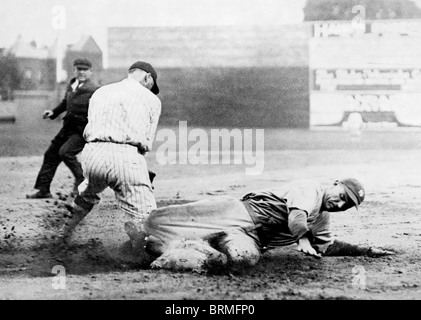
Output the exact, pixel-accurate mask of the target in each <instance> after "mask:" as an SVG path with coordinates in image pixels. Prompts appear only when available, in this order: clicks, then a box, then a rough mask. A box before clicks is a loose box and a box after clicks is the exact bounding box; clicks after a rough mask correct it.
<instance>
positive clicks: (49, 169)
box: [26, 129, 66, 199]
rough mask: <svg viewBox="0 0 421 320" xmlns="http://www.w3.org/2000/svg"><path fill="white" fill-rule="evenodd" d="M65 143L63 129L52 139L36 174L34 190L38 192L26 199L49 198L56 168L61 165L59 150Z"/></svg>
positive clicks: (27, 196)
mask: <svg viewBox="0 0 421 320" xmlns="http://www.w3.org/2000/svg"><path fill="white" fill-rule="evenodd" d="M65 142H66V139H65V136H64V132H63V129H62V130H61V131H60V132H59V133H58V134H57V135H56V136H55V137H54V139H53V140H52V141H51V144H50V146H49V147H48V149H47V150H46V152H45V153H44V159H43V162H42V165H41V168H40V170H39V172H38V176H37V179H36V181H35V186H34V188H35V189H37V190H38V191H37V192H35V193H33V194H28V195H26V198H28V199H37V198H51V197H52V196H51V192H50V186H51V182H52V181H53V178H54V175H55V174H56V171H57V168H58V166H59V165H60V163H61V161H62V160H61V158H60V155H59V150H60V148H61V146H62V145H63V144H64V143H65Z"/></svg>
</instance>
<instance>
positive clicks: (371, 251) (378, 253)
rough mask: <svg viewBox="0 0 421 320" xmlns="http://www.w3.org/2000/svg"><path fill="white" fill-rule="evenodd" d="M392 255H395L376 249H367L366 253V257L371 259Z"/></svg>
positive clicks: (391, 252)
mask: <svg viewBox="0 0 421 320" xmlns="http://www.w3.org/2000/svg"><path fill="white" fill-rule="evenodd" d="M393 254H395V252H393V251H388V250H382V249H377V248H370V249H368V252H367V255H368V256H369V257H373V258H377V257H382V256H389V255H393Z"/></svg>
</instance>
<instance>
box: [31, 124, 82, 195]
mask: <svg viewBox="0 0 421 320" xmlns="http://www.w3.org/2000/svg"><path fill="white" fill-rule="evenodd" d="M84 145H85V140H84V139H83V137H82V135H81V134H79V133H75V132H69V131H68V130H66V128H62V129H61V130H60V132H59V133H58V134H57V136H55V137H54V139H53V140H52V141H51V144H50V147H49V148H48V149H47V151H46V152H45V154H44V161H43V163H42V166H41V169H40V171H39V173H38V177H37V180H36V182H35V189H38V190H41V191H43V192H49V191H50V186H51V182H52V181H53V178H54V175H55V173H56V171H57V168H58V166H59V165H60V163H61V162H62V161H63V162H64V163H65V164H66V166H67V167H68V168H69V169H70V171H71V172H72V173H73V175H74V177H75V186H78V185H79V184H80V183H82V181H83V180H84V178H83V171H82V165H81V164H80V162H79V161H78V160H77V159H76V155H77V154H78V153H79V152H81V151H82V149H83V147H84Z"/></svg>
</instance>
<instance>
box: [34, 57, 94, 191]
mask: <svg viewBox="0 0 421 320" xmlns="http://www.w3.org/2000/svg"><path fill="white" fill-rule="evenodd" d="M73 67H74V75H75V77H74V78H72V79H71V80H70V83H69V85H68V86H67V89H66V94H65V98H64V99H63V101H61V103H60V104H59V105H58V106H57V107H56V108H55V109H53V110H46V111H44V113H43V118H44V119H47V118H48V119H55V118H57V117H58V116H59V115H60V114H61V113H63V112H65V111H66V115H65V116H64V118H63V128H62V129H61V130H60V132H59V133H58V134H57V135H56V136H55V137H54V139H53V140H52V141H51V144H50V146H49V148H48V149H47V151H46V152H45V154H44V161H43V163H42V166H41V169H40V171H39V173H38V176H37V180H36V182H35V187H34V188H35V189H37V191H36V192H34V193H32V194H28V195H26V198H28V199H44V198H51V197H52V195H51V192H50V186H51V182H52V181H53V178H54V175H55V173H56V171H57V168H58V166H59V165H60V163H61V162H62V161H63V162H64V163H65V164H66V166H67V167H68V168H69V169H70V171H71V172H72V173H73V175H74V177H75V181H74V185H73V190H72V192H71V194H70V195H71V196H76V195H77V187H78V186H79V184H80V183H81V182H82V181H83V172H82V166H81V164H80V162H79V161H78V159H77V158H76V155H77V154H78V153H80V152H81V151H82V149H83V146H84V145H85V140H84V139H83V130H84V129H85V126H86V124H87V123H88V118H87V116H88V107H89V99H90V98H91V96H92V94H93V93H94V92H95V90H96V89H98V86H97V85H95V84H94V83H93V82H92V81H91V80H90V78H91V76H92V63H91V62H90V61H89V60H87V59H84V58H81V59H76V60H75V61H74V62H73Z"/></svg>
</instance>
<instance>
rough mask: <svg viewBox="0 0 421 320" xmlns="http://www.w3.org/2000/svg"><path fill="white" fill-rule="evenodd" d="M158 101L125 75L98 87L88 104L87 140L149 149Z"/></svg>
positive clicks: (153, 133)
mask: <svg viewBox="0 0 421 320" xmlns="http://www.w3.org/2000/svg"><path fill="white" fill-rule="evenodd" d="M160 114H161V101H160V100H159V98H158V97H157V96H156V95H155V94H153V93H152V92H151V91H150V90H148V89H147V88H145V87H143V86H142V85H141V84H140V83H138V82H137V81H135V80H133V79H131V78H127V79H124V80H123V81H120V82H117V83H112V84H109V85H106V86H103V87H101V88H99V89H98V90H97V91H96V92H95V93H94V94H93V95H92V98H91V100H90V104H89V113H88V124H87V126H86V128H85V131H84V138H85V140H86V141H87V142H95V141H100V142H114V143H121V144H129V145H133V146H136V147H140V146H146V147H147V148H148V149H149V150H151V149H152V142H153V140H154V136H155V131H156V128H157V125H158V120H159V116H160Z"/></svg>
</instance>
